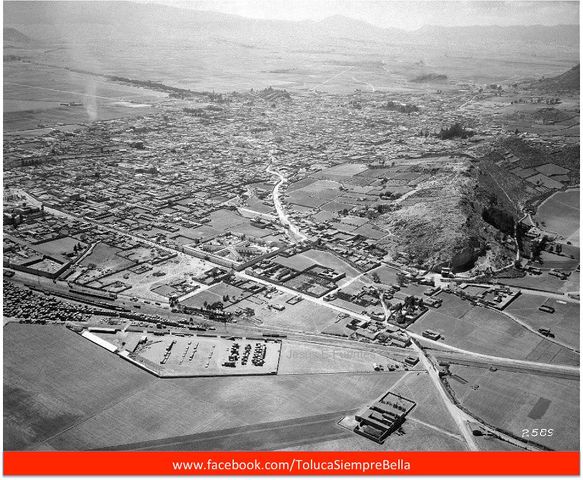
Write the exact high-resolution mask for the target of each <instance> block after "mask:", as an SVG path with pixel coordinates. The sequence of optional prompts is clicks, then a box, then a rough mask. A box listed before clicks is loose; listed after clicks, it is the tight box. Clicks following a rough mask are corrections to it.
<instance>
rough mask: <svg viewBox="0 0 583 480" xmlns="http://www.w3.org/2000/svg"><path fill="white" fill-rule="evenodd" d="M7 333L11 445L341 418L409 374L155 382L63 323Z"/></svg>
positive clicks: (76, 444)
mask: <svg viewBox="0 0 583 480" xmlns="http://www.w3.org/2000/svg"><path fill="white" fill-rule="evenodd" d="M4 333H5V345H6V347H5V353H4V355H5V357H4V369H5V370H4V372H5V378H4V388H5V397H4V402H5V403H4V408H5V427H4V432H5V435H4V442H5V443H4V445H5V448H7V449H22V448H39V449H56V450H85V449H93V448H105V449H107V447H109V446H115V445H124V444H129V443H135V442H146V441H153V440H162V439H166V438H173V437H176V436H181V435H193V434H198V433H204V432H211V431H215V430H221V429H228V428H236V427H244V426H245V425H255V424H262V423H265V422H280V421H286V420H294V419H301V418H303V417H309V416H313V415H324V414H332V417H333V418H334V420H333V421H334V422H336V421H338V420H340V419H341V418H342V416H343V415H344V414H345V412H347V411H356V410H357V409H359V408H361V407H363V406H365V405H366V404H368V403H370V402H371V401H372V400H374V399H375V398H377V397H378V396H380V395H381V394H383V393H384V392H386V390H387V389H389V388H390V387H391V385H392V384H393V383H394V382H395V381H397V380H398V379H399V378H400V377H401V376H402V373H399V372H394V373H388V372H387V373H380V374H379V373H371V374H368V375H362V374H354V373H346V374H344V373H342V374H333V375H331V374H313V375H282V376H269V377H247V378H242V377H223V378H213V379H157V378H155V377H153V376H152V375H150V374H148V373H146V372H144V371H142V370H140V369H139V368H136V367H133V366H132V365H131V364H129V363H128V362H126V361H124V360H122V359H121V358H119V357H117V356H115V355H112V354H110V353H109V352H107V351H106V350H104V349H102V348H100V347H98V346H96V345H93V344H91V343H90V342H87V341H86V340H85V339H83V338H81V337H80V336H78V335H76V334H74V333H72V332H70V331H68V330H66V329H65V328H63V327H48V326H31V325H20V324H8V326H7V327H6V328H5V330H4ZM47 359H50V361H47ZM300 423H301V421H300ZM218 436H219V437H220V435H218Z"/></svg>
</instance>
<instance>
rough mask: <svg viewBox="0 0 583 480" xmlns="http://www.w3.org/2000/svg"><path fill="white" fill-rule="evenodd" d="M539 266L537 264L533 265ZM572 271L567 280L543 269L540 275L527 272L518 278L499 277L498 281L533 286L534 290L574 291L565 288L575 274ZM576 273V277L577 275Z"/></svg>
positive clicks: (506, 283) (515, 285)
mask: <svg viewBox="0 0 583 480" xmlns="http://www.w3.org/2000/svg"><path fill="white" fill-rule="evenodd" d="M535 266H539V265H535ZM575 273H576V272H573V273H572V274H571V276H570V277H569V278H568V279H567V280H561V279H560V278H558V277H555V276H554V275H549V272H548V271H544V270H543V272H542V273H541V274H540V275H531V274H527V275H525V276H524V277H518V278H500V279H498V281H499V282H500V283H501V284H504V285H510V286H512V287H519V288H521V287H522V288H533V289H535V290H545V291H547V292H563V291H576V290H578V287H577V288H573V289H568V290H565V288H568V287H567V285H568V284H569V280H571V277H573V276H574V275H575ZM578 275H579V274H578V273H577V277H578Z"/></svg>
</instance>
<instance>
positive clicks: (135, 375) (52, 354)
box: [4, 323, 153, 450]
mask: <svg viewBox="0 0 583 480" xmlns="http://www.w3.org/2000/svg"><path fill="white" fill-rule="evenodd" d="M152 381H153V377H152V376H151V375H149V374H148V373H146V372H144V371H142V370H140V369H139V368H136V367H134V366H132V365H130V364H129V363H127V362H126V361H125V360H122V359H121V358H119V357H117V356H115V355H112V354H110V353H108V352H107V351H105V350H104V349H102V348H101V347H98V346H97V345H94V344H92V343H90V342H88V341H87V340H85V339H84V338H82V337H81V336H79V335H76V334H74V333H73V332H71V331H69V330H67V329H65V328H64V327H62V326H48V325H47V326H41V325H24V324H17V323H9V324H7V325H6V326H5V327H4V448H5V449H7V450H19V449H24V448H29V447H31V446H34V445H35V444H37V443H39V442H43V441H45V440H47V439H50V438H52V437H53V436H54V435H57V434H58V433H59V432H61V431H63V430H65V429H66V428H69V427H71V426H73V425H75V424H76V423H78V422H82V421H83V420H84V419H85V418H87V417H89V416H91V415H93V414H96V413H98V412H100V411H102V410H103V409H105V408H107V407H108V406H111V405H113V404H115V403H116V402H119V401H121V400H123V399H126V398H130V397H131V396H132V395H134V394H135V393H136V392H138V391H140V389H143V388H144V387H146V386H147V385H150V384H151V383H152ZM73 448H74V447H73Z"/></svg>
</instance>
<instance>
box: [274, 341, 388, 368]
mask: <svg viewBox="0 0 583 480" xmlns="http://www.w3.org/2000/svg"><path fill="white" fill-rule="evenodd" d="M375 363H378V364H382V365H385V366H386V365H387V364H393V363H394V362H392V360H391V359H389V358H387V357H386V356H384V355H380V354H378V353H374V352H370V351H367V350H366V349H364V348H343V347H340V346H330V345H322V344H316V343H305V342H294V341H291V340H285V341H284V342H283V344H282V349H281V356H280V359H279V370H278V374H280V375H284V374H298V373H338V372H347V373H348V372H362V373H373V372H374V370H373V364H375Z"/></svg>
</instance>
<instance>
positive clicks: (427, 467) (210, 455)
mask: <svg viewBox="0 0 583 480" xmlns="http://www.w3.org/2000/svg"><path fill="white" fill-rule="evenodd" d="M4 475H579V452H4Z"/></svg>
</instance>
